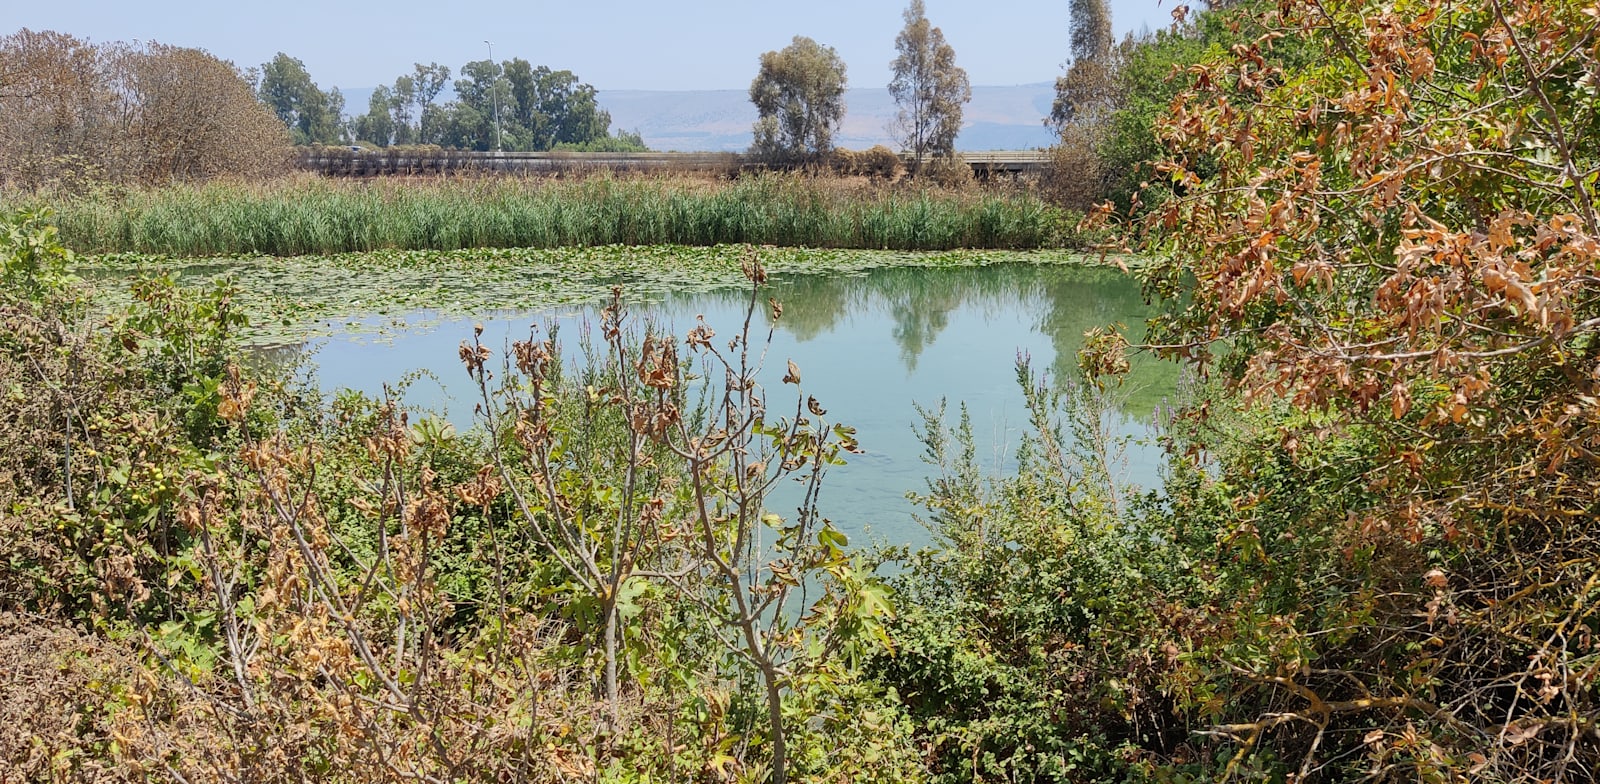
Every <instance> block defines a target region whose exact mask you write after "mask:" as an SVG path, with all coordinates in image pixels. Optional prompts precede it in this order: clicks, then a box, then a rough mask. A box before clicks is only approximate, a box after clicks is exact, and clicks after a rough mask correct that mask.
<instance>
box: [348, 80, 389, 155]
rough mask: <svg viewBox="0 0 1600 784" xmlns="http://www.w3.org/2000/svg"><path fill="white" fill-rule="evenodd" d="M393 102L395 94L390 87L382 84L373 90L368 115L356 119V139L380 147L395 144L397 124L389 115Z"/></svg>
mask: <svg viewBox="0 0 1600 784" xmlns="http://www.w3.org/2000/svg"><path fill="white" fill-rule="evenodd" d="M393 102H394V93H393V92H392V91H391V90H390V89H389V88H388V87H385V86H383V85H381V84H380V85H378V86H377V87H375V88H373V90H372V95H371V96H370V97H369V98H368V99H367V113H366V114H363V115H361V116H360V117H358V118H356V138H357V139H359V140H361V141H364V142H370V143H372V144H376V145H378V146H379V147H388V146H389V145H390V144H393V143H394V142H395V122H394V117H393V116H391V115H390V114H389V109H390V107H391V105H392V104H393Z"/></svg>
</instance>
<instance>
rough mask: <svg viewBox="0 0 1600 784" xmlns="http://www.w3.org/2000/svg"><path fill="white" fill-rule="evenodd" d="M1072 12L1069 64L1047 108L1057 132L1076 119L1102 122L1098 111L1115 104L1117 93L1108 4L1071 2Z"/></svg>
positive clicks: (1088, 0) (1104, 1) (1084, 0)
mask: <svg viewBox="0 0 1600 784" xmlns="http://www.w3.org/2000/svg"><path fill="white" fill-rule="evenodd" d="M1071 11H1072V18H1071V21H1070V22H1069V26H1068V28H1067V36H1068V38H1069V39H1070V46H1071V55H1072V60H1071V62H1070V63H1069V64H1068V66H1067V73H1066V74H1065V75H1064V76H1061V77H1060V78H1058V79H1056V97H1055V102H1054V103H1053V104H1052V105H1051V107H1050V123H1051V124H1052V125H1054V126H1056V128H1058V129H1065V128H1066V127H1067V125H1069V124H1071V123H1072V122H1073V121H1074V120H1078V119H1085V120H1088V121H1094V120H1097V119H1103V118H1102V115H1103V114H1105V113H1106V112H1104V111H1101V110H1103V109H1106V108H1107V107H1108V106H1110V105H1111V104H1112V103H1114V96H1115V93H1116V89H1117V68H1116V62H1115V60H1116V55H1117V47H1116V40H1115V39H1114V38H1113V37H1112V34H1111V8H1110V6H1109V5H1108V4H1107V0H1072V6H1071Z"/></svg>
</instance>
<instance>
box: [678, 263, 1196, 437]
mask: <svg viewBox="0 0 1600 784" xmlns="http://www.w3.org/2000/svg"><path fill="white" fill-rule="evenodd" d="M771 295H772V296H775V297H777V298H778V300H779V301H780V302H782V303H783V323H782V328H783V329H784V330H785V331H787V332H789V333H790V334H792V335H794V337H795V339H796V340H799V341H801V342H804V341H807V340H811V339H813V338H815V337H817V336H819V335H823V334H826V333H829V332H832V331H833V330H835V329H838V328H840V327H842V326H844V325H845V324H846V323H847V322H849V321H850V317H851V316H852V315H853V314H857V313H869V312H873V311H877V312H881V313H885V314H887V315H888V317H889V318H890V320H891V321H892V324H893V326H892V327H891V330H892V336H893V338H894V341H895V343H896V344H897V345H898V346H899V347H900V358H901V361H902V362H903V363H904V364H905V367H906V370H907V371H914V370H915V369H916V367H917V360H918V358H919V357H920V356H921V355H922V353H923V352H924V351H926V350H927V349H928V347H929V346H932V345H933V344H934V343H935V342H936V341H937V340H938V338H939V336H940V334H941V333H943V332H944V330H945V329H947V328H948V327H949V325H950V321H951V316H952V314H953V313H955V312H956V311H957V310H959V309H962V308H967V309H972V310H975V311H977V312H979V313H983V314H991V315H997V314H1002V313H1014V312H1015V311H1016V310H1017V309H1018V308H1021V309H1024V310H1026V311H1031V312H1032V313H1034V314H1035V316H1036V318H1037V321H1036V322H1035V323H1036V325H1037V329H1038V330H1039V332H1040V333H1041V334H1043V335H1045V336H1047V337H1048V338H1049V339H1050V342H1051V345H1052V346H1053V347H1054V349H1055V354H1056V356H1055V359H1054V361H1053V362H1052V363H1051V365H1050V371H1049V372H1050V374H1051V376H1052V378H1053V380H1054V381H1056V382H1057V383H1061V382H1065V381H1070V380H1076V379H1078V378H1080V375H1079V371H1078V360H1077V355H1078V350H1079V349H1081V348H1082V347H1083V334H1084V332H1086V331H1088V330H1090V329H1092V328H1094V327H1103V326H1106V325H1108V324H1114V323H1121V324H1122V325H1124V327H1126V334H1127V336H1128V338H1129V340H1131V341H1135V342H1137V341H1138V340H1141V339H1142V338H1143V337H1144V319H1145V317H1146V315H1147V313H1148V312H1149V308H1147V307H1146V306H1145V304H1144V301H1143V299H1142V298H1141V296H1140V294H1139V286H1138V284H1137V283H1136V282H1134V281H1133V280H1132V279H1130V278H1128V277H1127V276H1126V275H1124V274H1122V273H1120V272H1118V271H1116V270H1111V269H1103V268H1090V267H1072V266H1064V265H1026V264H1006V265H994V266H989V267H956V268H928V267H895V268H888V269H880V270H874V271H872V272H869V273H867V274H865V275H860V276H835V277H829V276H824V275H804V276H793V277H785V278H782V279H779V280H777V281H775V283H774V285H773V286H772V287H771ZM696 296H706V295H696ZM710 296H712V297H714V298H715V299H718V300H724V299H725V300H726V301H728V302H730V303H731V302H735V301H738V300H741V299H742V298H743V297H744V296H747V295H745V294H743V293H741V292H737V291H723V292H718V293H717V294H715V295H710ZM863 321H865V320H863ZM1012 348H1014V347H1012ZM996 350H999V348H998V347H997V349H996ZM1130 359H1131V360H1132V363H1133V367H1134V370H1133V373H1132V374H1131V376H1130V378H1129V386H1130V389H1129V398H1128V400H1127V401H1126V403H1125V405H1124V408H1125V410H1126V411H1127V413H1130V414H1134V415H1139V416H1142V415H1145V414H1147V413H1148V412H1149V411H1150V410H1151V409H1152V408H1153V407H1154V406H1155V405H1156V404H1157V403H1158V402H1160V399H1161V398H1162V397H1163V396H1165V395H1166V394H1168V393H1169V392H1170V390H1171V389H1172V388H1173V387H1174V386H1175V384H1176V380H1177V368H1176V366H1173V365H1171V364H1170V363H1164V362H1158V361H1156V360H1154V359H1152V358H1149V357H1144V356H1134V357H1131V358H1130Z"/></svg>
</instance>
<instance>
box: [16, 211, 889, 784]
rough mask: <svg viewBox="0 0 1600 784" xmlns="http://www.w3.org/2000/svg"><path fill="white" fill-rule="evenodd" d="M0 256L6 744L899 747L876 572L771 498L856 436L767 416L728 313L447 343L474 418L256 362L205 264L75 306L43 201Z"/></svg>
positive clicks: (143, 766)
mask: <svg viewBox="0 0 1600 784" xmlns="http://www.w3.org/2000/svg"><path fill="white" fill-rule="evenodd" d="M0 258H3V259H4V261H5V268H4V269H5V282H6V286H5V288H4V302H3V308H0V317H3V318H4V319H5V320H6V326H7V329H6V330H5V332H4V335H5V337H4V340H3V342H0V381H3V386H4V388H5V389H7V390H9V393H8V396H7V398H6V401H5V407H4V409H3V410H4V413H5V417H6V420H7V424H8V427H7V438H8V439H9V440H10V441H9V442H8V444H7V446H8V448H10V449H9V451H8V454H11V455H14V456H15V457H14V459H13V460H11V461H9V462H8V465H7V472H6V473H5V474H4V475H3V476H0V479H3V482H0V529H3V532H4V534H5V535H4V536H3V537H0V542H3V545H0V562H3V563H4V564H5V569H4V570H3V571H0V610H3V611H4V612H7V613H15V614H11V615H5V616H0V634H3V635H4V636H3V637H0V657H4V664H5V667H6V669H7V671H8V672H28V673H32V674H31V675H29V676H28V677H25V678H15V679H9V678H8V679H6V680H5V681H4V682H3V683H0V704H3V705H6V706H7V710H8V711H9V710H24V709H29V707H30V706H32V709H34V710H38V711H39V716H38V719H37V722H11V723H8V724H7V725H6V726H5V728H4V729H0V752H3V753H4V755H5V756H4V760H5V762H6V763H7V764H8V766H9V770H10V771H13V772H18V773H19V775H21V776H23V777H25V778H35V779H56V780H147V779H151V778H159V779H166V778H169V777H178V776H181V777H182V779H183V780H186V781H191V782H196V781H252V782H255V781H303V780H307V779H315V780H319V781H346V780H347V781H362V782H370V781H399V780H415V779H417V778H427V779H442V780H472V781H488V780H505V779H508V778H509V779H515V780H525V781H564V780H568V779H570V778H572V777H578V778H584V779H591V780H593V779H598V780H662V779H675V780H705V779H717V780H774V781H782V780H784V779H785V777H786V775H787V776H792V777H803V778H805V779H807V780H836V781H848V780H860V779H861V778H862V777H863V776H865V777H867V778H877V779H881V780H901V779H903V778H905V777H906V776H909V775H914V773H915V769H914V766H913V762H912V759H911V757H910V756H909V754H908V753H907V749H906V748H905V747H904V745H903V743H901V742H900V741H899V740H897V739H898V738H900V737H901V730H900V727H901V722H900V719H899V718H898V713H897V711H896V710H895V709H894V707H893V705H892V704H890V703H887V702H885V701H884V700H883V699H882V697H881V696H880V695H878V694H877V693H876V692H875V690H874V688H873V687H872V686H871V685H870V684H868V683H866V682H864V681H862V680H861V679H860V678H859V677H858V675H857V671H856V670H855V668H854V667H853V666H851V665H850V662H852V661H855V660H857V659H859V658H860V657H861V656H862V655H863V654H864V653H865V651H866V650H868V649H871V648H873V647H875V646H877V645H879V644H881V639H882V630H881V623H882V620H883V619H884V618H885V617H886V616H887V614H888V613H889V612H890V609H889V604H888V599H887V596H886V594H885V593H884V589H883V587H882V586H881V585H880V584H879V583H878V582H877V581H876V580H875V579H874V578H873V577H872V565H871V564H870V563H865V562H862V561H861V560H860V557H859V556H857V555H855V554H852V553H850V552H848V551H847V550H846V549H845V544H846V543H845V541H844V538H843V536H842V535H841V534H839V533H838V532H837V531H836V530H834V529H833V528H832V527H831V526H830V525H829V524H828V523H827V522H826V521H823V520H820V519H818V518H817V517H816V516H815V510H814V507H813V506H812V505H811V502H810V500H808V501H807V502H806V503H805V504H804V505H803V506H802V507H801V509H800V510H799V513H798V515H797V516H796V517H794V518H790V519H785V518H782V517H779V516H777V515H774V514H771V513H770V512H769V511H768V510H767V509H765V508H764V507H763V505H762V498H763V497H764V494H765V492H766V490H767V489H768V488H769V487H770V486H771V485H772V484H773V483H774V482H777V481H779V480H781V479H783V478H784V477H786V476H796V477H801V478H803V479H804V480H805V481H806V482H808V483H809V485H810V487H811V488H812V492H811V493H810V494H808V499H813V498H814V496H815V487H816V483H817V482H819V481H820V480H821V477H822V475H823V472H824V470H825V468H826V466H828V465H830V464H833V463H835V462H837V461H838V459H839V458H838V456H839V455H840V454H841V452H842V451H845V450H850V449H854V442H853V439H851V437H850V430H849V429H848V428H845V427H843V426H839V425H835V424H832V423H827V422H825V421H824V420H823V417H824V415H825V412H823V410H822V409H821V406H820V404H818V403H817V402H816V401H815V399H814V398H806V397H804V396H803V395H800V394H799V393H798V391H796V393H795V398H794V402H793V408H790V407H789V404H787V403H784V404H779V403H777V402H776V400H777V399H778V398H777V397H776V396H775V397H774V402H773V403H772V406H773V413H772V414H770V415H769V414H768V413H767V406H768V402H767V393H766V392H765V391H763V390H762V389H761V388H760V387H758V386H755V385H754V384H752V383H746V381H745V380H746V379H749V378H751V377H752V376H751V375H750V374H751V373H752V372H753V369H752V366H751V365H750V364H749V362H750V361H753V360H754V359H755V358H758V357H760V356H762V352H763V350H764V346H765V344H764V343H763V342H762V341H761V339H760V338H759V337H754V338H753V337H752V335H751V333H750V332H749V331H748V330H746V331H745V332H742V333H739V334H738V335H736V336H735V338H734V340H733V343H732V344H731V345H730V344H729V343H728V342H727V339H726V338H723V337H716V336H715V335H714V333H712V331H711V328H710V327H709V326H707V325H700V326H698V327H697V328H696V329H695V330H693V331H691V333H690V334H689V342H688V343H687V344H685V347H684V348H683V349H681V350H680V349H679V348H678V345H679V344H678V342H677V340H676V339H674V338H672V337H668V336H663V335H659V334H655V333H651V332H650V331H649V330H645V331H643V332H638V331H635V330H634V329H632V328H630V327H628V326H627V323H626V320H625V314H624V313H623V312H622V311H621V310H620V308H614V309H613V310H611V311H608V315H607V317H606V320H605V329H604V331H603V334H602V339H603V341H604V343H605V346H606V347H608V348H609V349H610V350H611V351H613V352H616V353H614V354H611V355H609V358H607V359H604V360H599V359H597V360H596V362H595V364H593V365H590V366H588V367H586V368H585V367H580V368H576V369H571V368H568V367H566V366H565V365H564V364H563V362H562V360H561V358H560V354H559V349H558V345H557V344H556V343H555V342H554V340H553V339H539V338H536V337H535V338H530V340H528V341H526V342H523V343H519V344H517V345H516V346H515V348H514V350H513V352H512V356H510V357H507V358H506V360H505V361H504V362H503V363H501V362H497V361H492V360H493V355H492V353H491V352H490V351H489V350H488V349H487V348H486V347H483V346H481V345H477V344H476V343H463V346H462V352H461V355H462V360H463V361H464V363H465V364H466V365H467V368H468V370H469V371H470V372H471V373H472V374H473V375H474V377H475V378H477V379H478V380H479V381H480V382H481V384H482V394H483V406H484V410H485V411H486V412H488V424H489V425H490V428H489V429H488V430H487V431H486V434H485V435H483V436H482V437H481V438H468V437H463V436H458V435H456V434H454V433H453V432H452V431H451V430H450V429H449V428H448V427H447V426H444V425H442V424H440V423H439V422H438V421H436V420H432V419H428V418H423V419H420V420H415V421H413V420H411V419H409V418H408V416H407V414H406V413H405V412H402V411H400V410H398V409H397V408H396V407H395V406H393V405H392V404H389V403H386V402H382V401H372V400H365V399H360V398H358V397H354V396H345V397H341V398H340V399H339V400H338V401H336V402H335V403H334V404H332V405H331V406H325V405H324V404H321V403H318V402H317V401H316V400H315V399H314V398H306V397H304V396H302V395H301V394H299V393H297V392H295V391H294V390H292V389H285V388H282V387H281V386H278V385H275V384H272V383H268V381H269V380H268V379H262V378H255V377H252V375H251V374H250V373H248V372H246V371H244V370H242V369H241V368H240V366H239V364H238V361H239V359H240V357H239V355H237V354H236V353H235V351H234V349H233V343H232V340H231V338H230V333H231V331H232V330H234V329H235V328H236V327H237V326H238V319H237V318H236V317H234V316H232V315H231V314H230V313H231V312H230V307H229V298H228V293H227V292H226V291H225V290H219V291H216V292H212V293H210V294H207V295H196V294H195V293H193V292H185V291H182V290H179V289H176V288H175V287H173V286H172V284H171V283H170V282H164V281H155V282H150V283H146V284H141V287H140V295H139V302H138V304H137V305H135V306H134V307H133V308H131V309H130V310H128V311H127V312H125V313H123V314H121V315H118V316H115V317H114V318H112V319H111V320H110V321H109V322H103V321H92V320H85V318H84V317H83V315H82V313H83V310H84V308H83V302H84V300H83V299H82V297H81V294H82V293H83V292H82V290H81V289H79V288H77V284H76V282H75V281H73V280H72V279H71V278H70V277H69V276H67V275H65V273H64V269H65V267H66V265H67V263H68V262H69V261H70V254H69V253H67V252H66V251H63V250H62V249H61V248H60V246H59V245H58V244H57V243H56V242H55V241H54V237H53V231H52V230H51V229H50V227H49V226H48V225H47V224H46V223H44V222H43V221H42V220H41V219H40V218H39V217H38V216H32V215H23V216H18V217H17V218H16V219H15V220H14V221H13V222H12V224H11V226H10V227H9V229H8V234H7V235H6V243H5V250H4V256H3V257H0ZM750 275H751V277H752V279H755V280H757V281H759V280H760V279H761V278H762V277H763V276H764V272H763V271H762V270H761V269H760V267H759V265H758V264H756V263H754V262H752V263H751V266H750ZM752 307H754V303H753V302H752ZM772 307H773V308H774V309H776V307H777V306H776V305H773V306H772ZM713 341H714V342H713ZM724 347H726V348H724ZM603 354H604V351H603V350H601V351H592V352H590V354H589V355H590V356H595V357H599V356H602V355H603ZM707 371H711V374H710V375H709V379H710V381H705V379H706V378H708V376H706V375H702V374H705V373H706V372H707ZM789 376H790V383H793V384H794V385H796V386H797V387H798V385H799V383H800V378H799V376H800V371H799V369H798V368H795V367H793V366H792V365H791V367H790V374H789ZM28 390H34V391H35V392H34V393H33V394H29V393H28ZM782 397H788V396H787V395H785V396H782ZM780 406H781V407H782V408H783V409H785V410H784V411H782V412H780V411H779V407H780ZM35 728H38V729H41V730H50V733H49V734H46V735H33V734H31V733H32V730H33V729H35Z"/></svg>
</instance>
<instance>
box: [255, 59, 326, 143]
mask: <svg viewBox="0 0 1600 784" xmlns="http://www.w3.org/2000/svg"><path fill="white" fill-rule="evenodd" d="M256 94H257V95H258V96H259V97H260V98H261V102H262V103H264V104H266V105H267V107H268V108H270V109H271V110H272V112H273V113H274V114H276V115H278V119H279V120H281V121H282V122H283V124H284V126H285V127H287V128H288V129H289V133H290V135H291V137H292V138H293V140H294V143H295V144H329V143H337V142H340V141H343V135H344V134H343V132H342V131H343V129H342V128H341V127H340V124H339V116H340V114H342V113H343V111H344V96H342V95H340V94H339V91H338V90H337V89H335V90H332V91H329V92H324V91H323V90H322V89H321V88H319V87H317V83H316V82H314V81H312V80H311V74H310V73H308V72H307V71H306V64H305V63H303V62H301V61H300V60H299V59H297V58H294V57H290V56H289V55H287V54H284V53H283V52H279V53H278V56H277V57H274V58H272V60H271V61H270V62H267V63H263V64H262V65H261V84H260V87H259V88H257V91H256Z"/></svg>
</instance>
